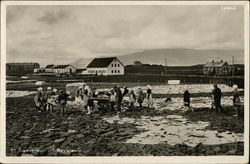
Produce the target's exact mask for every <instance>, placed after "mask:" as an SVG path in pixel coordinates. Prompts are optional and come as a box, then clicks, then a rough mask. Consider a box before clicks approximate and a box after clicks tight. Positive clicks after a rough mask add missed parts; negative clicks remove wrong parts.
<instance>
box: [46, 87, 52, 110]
mask: <svg viewBox="0 0 250 164" xmlns="http://www.w3.org/2000/svg"><path fill="white" fill-rule="evenodd" d="M52 94H53V91H52V90H51V87H48V88H47V92H46V99H47V107H46V108H47V111H53V105H52V104H51V103H52V100H53V98H52Z"/></svg>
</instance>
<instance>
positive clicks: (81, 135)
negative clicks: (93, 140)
mask: <svg viewBox="0 0 250 164" xmlns="http://www.w3.org/2000/svg"><path fill="white" fill-rule="evenodd" d="M76 137H77V138H83V137H84V135H83V134H77V135H76Z"/></svg>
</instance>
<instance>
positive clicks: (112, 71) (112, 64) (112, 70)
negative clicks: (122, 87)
mask: <svg viewBox="0 0 250 164" xmlns="http://www.w3.org/2000/svg"><path fill="white" fill-rule="evenodd" d="M112 65H113V64H112ZM111 73H113V70H112V71H111Z"/></svg>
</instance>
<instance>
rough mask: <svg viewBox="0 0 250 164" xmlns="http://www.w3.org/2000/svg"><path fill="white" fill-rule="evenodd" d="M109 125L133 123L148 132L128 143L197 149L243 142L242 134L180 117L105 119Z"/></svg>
mask: <svg viewBox="0 0 250 164" xmlns="http://www.w3.org/2000/svg"><path fill="white" fill-rule="evenodd" d="M104 120H105V121H107V122H109V123H111V124H112V123H114V122H117V123H118V124H127V123H133V124H136V127H138V128H141V129H145V130H146V132H142V133H140V134H137V135H135V136H134V137H132V138H131V139H128V140H127V141H126V143H139V144H160V143H168V144H170V145H176V144H186V145H188V146H191V147H195V146H196V145H197V144H199V143H203V144H204V145H216V144H224V143H232V142H236V141H243V134H242V133H238V134H235V133H232V132H229V131H227V132H222V133H219V132H218V131H212V130H205V128H206V127H207V126H209V122H203V121H198V122H197V123H191V122H189V121H188V120H187V119H186V118H183V117H182V116H180V115H168V116H166V117H163V116H154V117H149V116H146V117H145V116H142V117H141V118H140V119H134V118H119V116H114V117H109V118H104Z"/></svg>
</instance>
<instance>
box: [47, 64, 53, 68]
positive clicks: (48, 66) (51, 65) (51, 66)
mask: <svg viewBox="0 0 250 164" xmlns="http://www.w3.org/2000/svg"><path fill="white" fill-rule="evenodd" d="M54 66H55V65H54V64H50V65H47V66H46V67H45V68H53V67H54Z"/></svg>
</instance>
